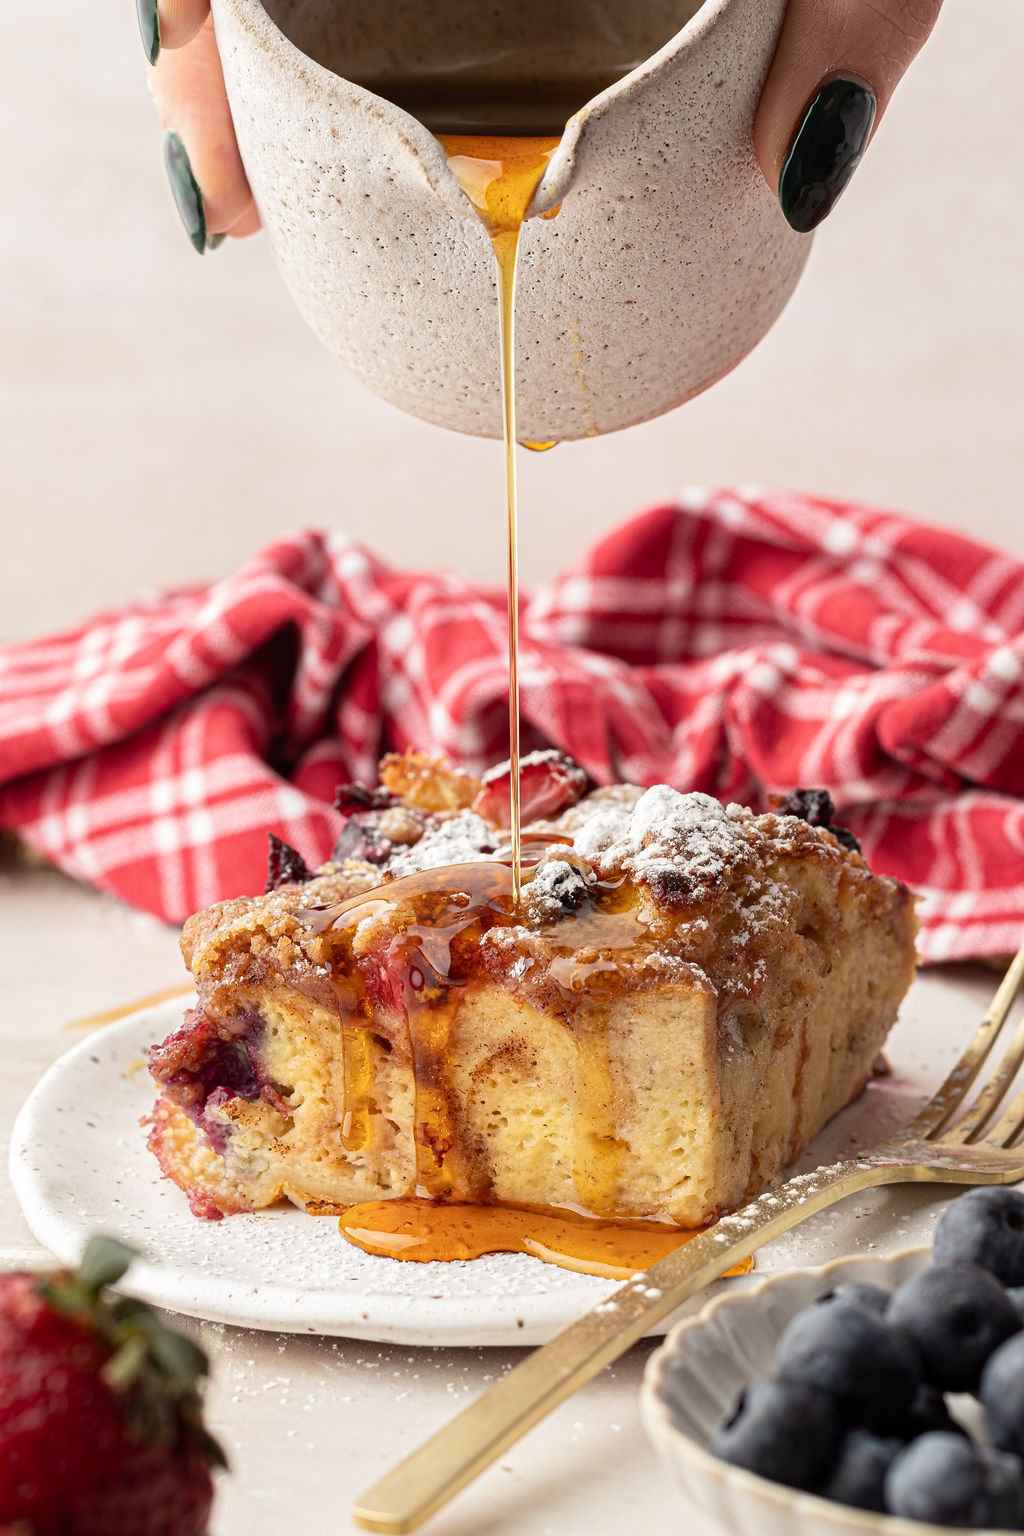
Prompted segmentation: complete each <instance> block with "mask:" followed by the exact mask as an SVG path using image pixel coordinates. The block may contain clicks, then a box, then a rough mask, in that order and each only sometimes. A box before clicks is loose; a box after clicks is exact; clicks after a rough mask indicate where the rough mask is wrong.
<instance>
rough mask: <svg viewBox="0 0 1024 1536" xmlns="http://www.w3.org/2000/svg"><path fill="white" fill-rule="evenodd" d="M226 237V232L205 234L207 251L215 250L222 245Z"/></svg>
mask: <svg viewBox="0 0 1024 1536" xmlns="http://www.w3.org/2000/svg"><path fill="white" fill-rule="evenodd" d="M226 239H227V234H226V233H223V232H222V233H221V234H219V235H207V237H206V249H207V250H208V251H215V250H217V249H218V247H220V246H222V245H223V244H224V241H225V240H226Z"/></svg>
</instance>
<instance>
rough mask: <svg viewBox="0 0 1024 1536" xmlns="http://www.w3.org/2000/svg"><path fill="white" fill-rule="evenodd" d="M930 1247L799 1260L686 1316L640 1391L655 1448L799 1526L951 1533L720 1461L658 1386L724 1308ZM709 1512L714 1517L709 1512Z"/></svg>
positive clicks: (863, 1532) (859, 1533) (904, 1259)
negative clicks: (668, 1366)
mask: <svg viewBox="0 0 1024 1536" xmlns="http://www.w3.org/2000/svg"><path fill="white" fill-rule="evenodd" d="M931 1252H932V1249H931V1247H930V1246H919V1247H913V1248H900V1249H897V1250H895V1251H894V1252H892V1253H879V1254H875V1253H859V1254H847V1255H845V1256H844V1257H842V1258H838V1259H831V1260H830V1261H829V1262H828V1263H827V1264H821V1265H815V1266H806V1267H805V1266H797V1267H795V1268H793V1269H786V1270H782V1271H780V1272H779V1273H778V1274H773V1275H766V1276H765V1277H764V1279H762V1280H761V1281H759V1282H758V1283H757V1284H755V1285H751V1286H747V1287H745V1288H744V1289H743V1290H737V1291H730V1292H728V1293H727V1294H725V1295H723V1296H716V1297H715V1298H714V1299H713V1300H712V1301H709V1302H708V1303H707V1305H706V1306H704V1307H702V1308H701V1310H700V1311H699V1312H696V1313H694V1314H693V1315H692V1316H690V1317H684V1318H682V1319H681V1320H680V1321H679V1322H678V1323H676V1324H675V1326H674V1327H673V1328H672V1329H671V1330H670V1332H669V1333H668V1334H666V1336H665V1339H664V1340H663V1342H662V1343H661V1344H660V1345H659V1347H658V1348H657V1349H656V1350H655V1351H654V1353H653V1354H652V1355H651V1357H650V1359H649V1360H648V1362H647V1365H646V1368H645V1370H644V1377H643V1385H642V1387H641V1393H640V1398H641V1407H642V1410H643V1419H644V1426H645V1428H646V1430H647V1433H648V1435H649V1437H650V1439H651V1440H652V1441H653V1442H654V1443H655V1446H656V1448H657V1449H658V1450H659V1451H662V1452H670V1453H672V1454H673V1455H675V1456H681V1457H683V1458H684V1459H685V1460H686V1461H687V1463H688V1464H689V1466H690V1468H691V1470H692V1471H693V1474H694V1476H695V1478H700V1479H703V1480H704V1481H705V1482H706V1481H708V1480H711V1481H714V1482H716V1483H718V1484H719V1485H730V1484H731V1485H732V1486H733V1487H734V1488H735V1490H736V1491H737V1493H738V1494H740V1495H741V1496H742V1497H743V1498H745V1499H746V1500H748V1501H752V1502H753V1503H754V1504H755V1505H756V1504H758V1503H769V1504H772V1505H774V1506H775V1508H776V1509H778V1510H779V1511H780V1512H783V1513H787V1514H788V1515H789V1516H790V1518H791V1520H792V1522H793V1527H794V1530H796V1528H797V1521H798V1520H803V1521H804V1522H805V1528H806V1525H807V1523H809V1522H811V1521H815V1520H820V1519H821V1518H822V1517H823V1516H825V1515H827V1518H828V1519H829V1520H830V1521H832V1522H833V1523H834V1525H836V1526H841V1527H845V1528H846V1529H847V1530H848V1531H850V1532H851V1536H853V1533H856V1536H948V1533H949V1527H948V1526H938V1525H930V1524H927V1523H926V1522H924V1521H920V1520H907V1519H904V1518H903V1517H902V1516H899V1515H883V1514H876V1513H874V1512H873V1511H871V1510H866V1509H865V1510H857V1509H853V1508H851V1507H849V1506H847V1505H844V1504H837V1503H835V1502H834V1501H833V1500H832V1499H825V1498H822V1497H821V1496H820V1495H819V1494H816V1493H807V1492H805V1491H804V1490H802V1489H797V1488H787V1487H786V1486H785V1485H784V1484H783V1483H774V1482H772V1481H771V1480H770V1479H769V1478H766V1477H761V1476H759V1475H758V1474H757V1473H756V1472H748V1471H746V1470H744V1469H743V1468H741V1467H733V1466H730V1465H729V1464H728V1463H727V1462H724V1461H719V1460H718V1458H717V1457H715V1456H712V1454H711V1452H710V1451H709V1450H707V1448H706V1447H705V1446H703V1445H701V1444H700V1442H699V1441H697V1440H695V1439H694V1438H693V1436H692V1435H691V1434H689V1433H688V1432H687V1431H686V1430H684V1429H682V1428H680V1426H679V1425H678V1424H676V1423H675V1421H674V1420H673V1418H672V1416H671V1414H670V1412H669V1410H668V1407H667V1406H666V1404H665V1401H664V1399H663V1398H662V1396H661V1393H660V1391H659V1384H660V1381H661V1376H662V1372H663V1370H664V1366H665V1362H666V1360H668V1359H669V1358H670V1357H671V1356H672V1355H674V1354H678V1353H680V1352H681V1349H682V1348H683V1347H684V1346H683V1345H682V1342H681V1341H682V1340H683V1339H684V1338H685V1336H686V1335H687V1334H688V1333H696V1331H697V1330H698V1329H699V1328H703V1327H707V1325H708V1323H709V1322H711V1321H712V1319H714V1318H715V1317H717V1315H718V1313H719V1312H721V1311H722V1309H723V1308H724V1309H726V1310H728V1309H730V1308H731V1309H737V1308H743V1307H746V1308H751V1307H755V1306H757V1305H758V1304H759V1303H760V1301H761V1299H762V1298H763V1297H764V1295H765V1293H766V1292H767V1291H769V1290H774V1289H778V1288H780V1287H784V1286H786V1285H788V1284H793V1283H795V1282H797V1281H799V1280H805V1279H807V1278H808V1277H810V1276H815V1277H817V1276H821V1277H822V1278H829V1277H832V1276H833V1275H834V1274H836V1273H837V1272H842V1271H850V1270H851V1269H853V1270H857V1269H861V1268H865V1269H866V1268H872V1267H873V1268H875V1269H876V1270H877V1268H878V1266H879V1265H884V1266H888V1265H896V1264H899V1263H904V1264H907V1263H909V1262H911V1261H917V1263H918V1264H919V1265H921V1264H922V1263H923V1261H925V1260H926V1257H927V1256H928V1255H930V1254H931ZM709 1518H713V1517H711V1516H709ZM970 1536H1009V1533H1004V1532H1001V1531H1000V1532H996V1531H993V1530H991V1529H990V1528H986V1529H985V1530H981V1529H980V1528H975V1529H973V1530H971V1532H970Z"/></svg>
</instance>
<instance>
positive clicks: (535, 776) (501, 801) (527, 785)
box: [473, 751, 588, 827]
mask: <svg viewBox="0 0 1024 1536" xmlns="http://www.w3.org/2000/svg"><path fill="white" fill-rule="evenodd" d="M587 783H588V780H587V775H586V774H585V773H584V771H583V769H582V768H581V767H580V766H579V764H578V763H574V762H573V760H572V758H571V757H567V756H566V754H565V753H564V752H555V751H549V752H531V753H530V754H529V755H528V756H527V757H524V758H522V759H521V760H520V763H519V794H520V801H521V814H522V820H523V822H524V824H525V823H526V822H530V821H547V820H548V819H549V818H550V817H552V816H559V815H561V813H562V811H567V810H568V809H569V807H570V805H575V804H576V802H577V800H582V798H583V796H584V795H585V794H586V792H587ZM473 810H474V811H475V812H476V813H477V815H478V816H481V817H483V819H484V821H489V822H490V823H491V825H492V826H495V827H510V826H511V825H512V767H511V764H509V763H502V764H500V765H499V767H497V768H492V769H491V770H490V772H489V773H485V774H484V778H483V788H482V789H481V791H480V793H479V794H478V795H477V797H476V799H475V800H474V801H473Z"/></svg>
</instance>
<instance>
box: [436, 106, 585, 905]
mask: <svg viewBox="0 0 1024 1536" xmlns="http://www.w3.org/2000/svg"><path fill="white" fill-rule="evenodd" d="M439 138H440V143H441V145H442V147H443V148H444V151H445V154H446V155H447V156H448V165H449V168H450V170H451V172H452V175H453V176H454V177H455V179H456V181H457V182H458V183H459V186H460V187H461V188H462V190H463V191H464V192H465V193H466V196H467V197H468V198H469V200H470V202H471V203H472V204H473V206H474V208H475V209H476V210H477V213H478V214H479V215H480V218H481V219H482V221H483V224H484V227H485V229H486V230H487V233H488V235H489V236H490V238H491V247H492V249H493V251H494V257H495V261H496V263H497V268H498V339H499V347H500V354H501V421H502V437H503V439H504V445H505V502H506V508H507V544H508V672H509V678H508V737H509V761H510V763H511V770H512V771H511V780H512V786H511V800H512V805H511V822H512V825H511V840H512V902H513V905H514V906H515V907H516V908H518V906H519V901H520V896H521V894H522V889H521V888H522V812H521V801H520V781H519V758H520V752H519V553H518V547H517V544H518V509H517V498H516V452H515V450H516V347H515V307H516V269H517V267H518V263H519V236H520V231H521V230H522V225H523V220H524V219H525V217H526V210H527V209H528V208H529V206H530V202H531V199H532V198H533V194H534V192H535V191H536V190H537V184H538V183H539V181H540V179H541V177H542V176H543V174H544V168H545V166H546V165H547V163H548V160H549V159H550V157H551V154H552V152H553V150H554V149H555V148H556V147H557V145H558V142H559V141H558V139H557V138H554V137H549V136H545V137H543V138H534V137H531V138H499V137H496V136H493V135H490V134H485V135H473V134H442V135H440V136H439ZM543 446H550V445H548V444H545V445H543Z"/></svg>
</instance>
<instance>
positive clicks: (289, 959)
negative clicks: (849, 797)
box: [150, 754, 916, 1226]
mask: <svg viewBox="0 0 1024 1536" xmlns="http://www.w3.org/2000/svg"><path fill="white" fill-rule="evenodd" d="M382 779H383V784H382V787H381V788H380V789H374V790H367V789H361V788H358V787H354V788H353V789H351V790H350V791H349V792H348V798H347V800H346V802H345V808H346V809H347V810H348V811H349V819H348V822H347V825H346V827H345V830H344V832H343V833H342V835H341V838H340V840H339V844H338V847H337V848H336V850H335V860H334V862H332V863H330V864H327V865H325V866H324V867H323V869H322V870H320V871H319V872H318V873H317V874H315V875H312V876H311V875H309V872H308V871H307V870H306V869H305V867H304V866H303V865H302V863H301V860H298V859H297V858H296V857H295V856H292V855H291V854H290V851H289V850H287V849H282V848H281V847H280V846H279V847H278V849H277V877H278V878H279V879H281V880H283V881H284V882H285V883H282V884H280V886H279V888H277V889H274V890H271V891H269V892H268V894H266V895H264V896H262V897H258V898H256V899H253V900H239V901H229V902H224V903H222V904H221V905H219V906H216V907H212V908H211V909H210V910H209V911H206V912H202V913H200V914H198V915H197V916H196V917H193V918H192V919H191V920H190V921H189V923H188V924H187V925H186V927H185V932H184V936H183V941H182V947H183V951H184V955H185V959H186V962H187V963H188V965H189V967H190V969H191V970H192V973H193V975H194V977H195V981H196V985H197V988H198V993H199V996H198V1002H197V1006H196V1008H195V1009H194V1010H193V1011H192V1012H191V1013H190V1014H189V1015H188V1016H187V1018H186V1021H185V1026H184V1028H183V1029H182V1030H181V1032H180V1033H178V1034H175V1035H173V1036H171V1038H170V1039H169V1040H167V1041H165V1042H164V1044H163V1045H161V1046H159V1047H157V1048H156V1049H155V1050H154V1052H153V1057H152V1071H153V1076H154V1078H155V1080H156V1082H157V1084H158V1086H159V1089H160V1098H159V1100H158V1102H157V1105H156V1108H155V1110H154V1113H153V1117H152V1129H151V1138H150V1139H151V1145H152V1148H153V1150H154V1151H155V1153H156V1155H157V1157H158V1158H159V1160H160V1163H161V1166H162V1168H163V1170H164V1172H165V1173H166V1174H167V1175H168V1176H169V1177H170V1178H171V1179H173V1180H174V1181H175V1182H176V1183H177V1184H179V1185H180V1186H181V1188H182V1189H183V1190H184V1191H185V1192H186V1194H187V1195H188V1196H189V1199H190V1201H191V1204H192V1208H193V1210H194V1211H195V1212H196V1214H197V1215H203V1216H211V1217H218V1216H220V1215H222V1214H227V1213H230V1212H234V1211H246V1210H254V1209H258V1208H260V1207H263V1206H267V1205H270V1204H271V1203H272V1202H274V1201H276V1200H279V1199H281V1198H282V1197H284V1198H287V1199H290V1200H293V1201H295V1202H296V1203H297V1204H299V1205H301V1206H304V1207H306V1209H308V1210H311V1211H315V1212H318V1213H319V1212H324V1211H338V1212H340V1211H343V1210H344V1209H346V1208H347V1207H349V1206H352V1205H354V1204H357V1203H359V1202H363V1201H368V1200H379V1199H385V1198H389V1197H394V1196H406V1195H410V1194H414V1193H416V1194H420V1195H426V1196H429V1197H432V1198H435V1199H445V1200H463V1201H474V1202H491V1201H501V1202H514V1203H522V1202H526V1203H530V1204H536V1205H545V1206H573V1207H577V1208H581V1209H582V1210H585V1211H588V1212H592V1213H596V1214H599V1215H605V1216H615V1217H617V1218H620V1219H622V1218H632V1217H655V1218H660V1219H661V1220H664V1221H672V1222H675V1223H678V1224H679V1225H682V1226H695V1225H699V1224H702V1223H704V1222H706V1221H708V1220H709V1219H711V1218H712V1217H714V1216H716V1215H717V1214H719V1213H720V1212H722V1211H724V1210H727V1209H729V1208H730V1207H733V1206H736V1205H738V1204H739V1203H740V1202H741V1201H742V1200H743V1199H744V1197H745V1196H747V1195H749V1194H751V1193H752V1192H754V1191H756V1190H757V1189H759V1188H760V1187H761V1186H762V1185H763V1184H764V1183H765V1182H766V1181H767V1180H768V1179H769V1178H771V1176H772V1175H773V1174H775V1173H776V1172H777V1171H778V1170H779V1169H780V1168H781V1167H782V1166H783V1165H785V1164H786V1163H787V1162H789V1161H791V1160H792V1159H793V1158H794V1157H795V1156H796V1154H797V1153H798V1152H799V1151H800V1149H801V1148H802V1147H803V1146H804V1144H805V1143H806V1142H807V1141H808V1140H809V1138H810V1137H811V1136H813V1135H814V1133H815V1132H816V1131H817V1130H818V1129H819V1127H820V1126H822V1125H823V1124H824V1122H825V1121H826V1120H827V1119H828V1118H829V1117H830V1116H831V1115H833V1114H835V1113H836V1111H837V1110H839V1109H841V1108H842V1106H843V1105H844V1104H847V1103H848V1102H849V1101H850V1100H851V1099H852V1098H854V1097H855V1096H856V1095H857V1094H858V1093H859V1092H860V1090H861V1088H862V1087H863V1085H864V1083H865V1081H866V1079H867V1077H868V1076H869V1074H870V1072H871V1068H872V1064H873V1062H874V1060H875V1057H876V1055H877V1053H878V1051H879V1049H880V1047H881V1045H882V1043H883V1041H884V1039H885V1037H886V1034H887V1033H888V1030H889V1028H890V1026H891V1025H892V1023H893V1020H894V1019H895V1017H896V1012H897V1009H898V1007H899V1004H900V1001H901V999H902V997H903V995H904V993H905V992H906V990H907V987H908V986H909V984H910V981H911V978H912V976H913V970H914V934H915V929H916V923H915V919H914V913H913V898H912V897H911V896H910V894H909V893H908V892H907V891H906V889H905V888H904V887H902V886H900V885H898V884H897V883H895V882H894V881H892V880H888V879H884V878H881V877H878V876H875V875H872V873H871V872H870V870H869V869H868V868H867V866H866V864H865V863H864V861H863V859H862V858H861V857H860V854H859V853H858V852H857V851H856V848H855V846H849V844H850V843H851V842H852V840H851V839H849V836H848V834H843V833H841V832H839V833H834V832H833V831H832V830H831V829H829V828H828V827H827V826H823V825H811V824H809V821H808V819H803V818H809V819H810V821H819V822H820V821H821V820H822V819H825V820H827V813H828V807H827V803H826V802H825V800H824V797H821V796H818V797H817V798H815V796H814V795H813V794H808V795H799V794H798V795H796V796H792V797H790V800H789V801H788V802H786V803H785V804H784V805H783V806H782V807H781V808H780V810H779V812H777V813H772V814H766V815H754V814H753V813H752V812H751V811H749V810H746V809H744V808H742V807H740V806H736V805H731V806H728V807H723V806H722V805H720V804H719V803H718V801H716V800H713V799H711V798H710V797H709V796H707V795H702V794H677V793H676V792H675V791H674V790H671V789H669V788H667V787H665V786H659V787H657V788H655V789H650V790H646V791H641V790H639V789H636V788H632V787H628V786H619V787H615V788H612V789H605V790H595V791H593V792H592V793H589V794H588V793H585V788H586V783H585V779H584V778H583V775H582V774H581V773H580V771H579V770H578V769H577V768H576V767H575V765H573V764H571V763H569V762H568V761H567V760H566V759H562V758H558V757H557V756H556V755H554V754H539V755H537V756H536V757H534V758H533V759H527V760H526V762H525V763H524V775H523V793H524V807H525V814H526V816H527V817H530V816H531V815H532V818H533V819H532V822H531V824H530V825H529V827H528V837H527V841H526V848H527V850H528V853H529V856H530V857H531V858H535V859H537V862H536V863H534V864H533V865H532V866H531V867H529V868H527V869H526V870H525V871H524V889H523V902H522V906H521V908H520V910H519V911H513V910H512V903H511V871H510V870H509V868H508V866H507V864H505V863H503V862H501V860H502V858H503V857H507V850H505V849H504V848H503V846H502V844H503V841H504V836H505V834H504V832H503V831H502V825H503V823H507V808H508V786H507V781H503V780H502V778H501V776H500V775H492V776H490V778H489V780H485V781H483V782H481V781H478V780H475V779H473V778H472V777H471V776H469V775H465V774H452V773H449V772H448V771H446V770H445V769H443V768H442V767H441V766H440V765H438V764H434V763H431V762H430V761H429V760H426V759H423V758H417V757H411V756H410V757H405V758H392V759H386V760H385V763H384V764H383V766H382ZM793 812H796V813H798V814H793ZM541 818H543V819H541Z"/></svg>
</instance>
